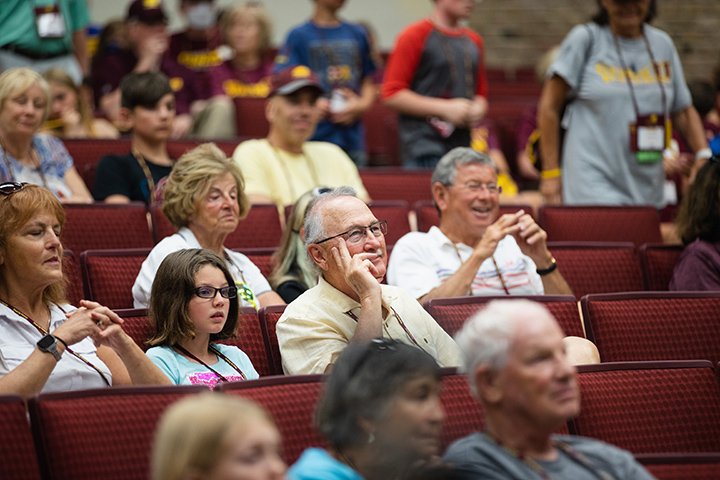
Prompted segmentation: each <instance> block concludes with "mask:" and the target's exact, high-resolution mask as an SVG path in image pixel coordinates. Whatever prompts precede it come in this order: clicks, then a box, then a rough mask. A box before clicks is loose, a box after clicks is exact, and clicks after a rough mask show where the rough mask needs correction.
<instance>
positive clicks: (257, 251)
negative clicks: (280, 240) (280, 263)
mask: <svg viewBox="0 0 720 480" xmlns="http://www.w3.org/2000/svg"><path fill="white" fill-rule="evenodd" d="M235 251H236V252H240V253H242V254H243V255H245V256H246V257H248V258H249V259H250V261H251V262H252V263H254V264H255V266H256V267H258V268H259V269H260V271H261V272H262V274H263V276H265V277H268V276H269V275H270V274H271V273H272V271H273V267H274V264H273V258H272V256H273V254H274V253H275V249H274V248H236V249H235Z"/></svg>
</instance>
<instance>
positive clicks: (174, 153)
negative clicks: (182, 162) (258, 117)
mask: <svg viewBox="0 0 720 480" xmlns="http://www.w3.org/2000/svg"><path fill="white" fill-rule="evenodd" d="M240 141H242V139H237V140H216V139H212V138H210V139H189V138H183V139H174V140H171V141H169V142H168V143H167V150H168V154H169V155H170V158H174V159H175V160H178V159H179V158H180V157H181V156H182V155H183V154H185V153H187V152H189V151H190V150H192V149H193V148H195V147H197V146H198V145H201V144H203V143H209V142H212V143H214V144H215V145H216V146H217V147H218V148H219V149H220V150H222V151H223V153H224V154H225V155H227V156H228V157H232V154H233V152H234V151H235V147H237V145H238V143H240Z"/></svg>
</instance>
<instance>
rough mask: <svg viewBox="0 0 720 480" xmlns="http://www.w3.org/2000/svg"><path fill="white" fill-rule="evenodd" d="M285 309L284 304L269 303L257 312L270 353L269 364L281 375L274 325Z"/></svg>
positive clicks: (278, 348) (280, 360)
mask: <svg viewBox="0 0 720 480" xmlns="http://www.w3.org/2000/svg"><path fill="white" fill-rule="evenodd" d="M284 311H285V305H271V306H269V307H264V308H261V309H260V311H259V312H258V315H259V316H260V326H261V328H262V329H263V335H264V336H265V344H266V345H267V351H268V352H269V354H270V365H271V367H272V369H273V370H272V371H273V373H274V374H277V375H282V374H283V368H282V357H281V356H280V346H279V344H278V339H277V333H276V329H275V327H276V325H277V322H278V320H280V317H281V316H282V314H283V312H284Z"/></svg>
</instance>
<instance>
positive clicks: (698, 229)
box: [670, 155, 720, 291]
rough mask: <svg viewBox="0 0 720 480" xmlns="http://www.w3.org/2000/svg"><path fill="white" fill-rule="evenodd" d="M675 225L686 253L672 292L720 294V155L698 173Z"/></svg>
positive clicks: (681, 261) (674, 272) (674, 273)
mask: <svg viewBox="0 0 720 480" xmlns="http://www.w3.org/2000/svg"><path fill="white" fill-rule="evenodd" d="M675 224H676V226H677V231H678V235H679V236H680V238H681V239H682V241H683V243H684V244H685V250H683V253H682V255H681V256H680V259H679V260H678V262H677V264H676V265H675V270H674V271H673V276H672V279H671V280H670V290H717V291H720V155H715V156H713V157H712V158H711V159H710V160H709V161H708V162H707V163H706V164H705V165H704V166H703V167H702V168H701V169H700V170H699V171H698V173H697V175H696V176H695V182H693V184H692V185H691V187H690V190H689V191H688V193H687V195H686V196H685V198H683V201H682V204H681V205H680V212H679V213H678V216H677V219H676V221H675Z"/></svg>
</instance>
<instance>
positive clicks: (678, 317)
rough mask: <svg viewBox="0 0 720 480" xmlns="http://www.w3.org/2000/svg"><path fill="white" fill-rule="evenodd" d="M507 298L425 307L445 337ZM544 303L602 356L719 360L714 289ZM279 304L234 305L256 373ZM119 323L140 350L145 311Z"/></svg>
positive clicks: (239, 340) (123, 312)
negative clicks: (489, 306)
mask: <svg viewBox="0 0 720 480" xmlns="http://www.w3.org/2000/svg"><path fill="white" fill-rule="evenodd" d="M497 298H506V297H461V298H447V299H434V300H431V301H430V302H428V303H427V304H426V305H425V308H426V310H427V311H428V313H429V314H430V315H431V316H432V317H433V318H434V319H435V320H436V321H437V322H438V324H439V325H440V326H441V327H442V328H443V329H444V330H445V331H446V332H447V333H448V334H450V335H454V334H455V333H456V332H457V331H458V330H459V329H460V328H461V327H462V325H463V324H464V323H465V321H466V320H467V319H468V318H469V317H470V316H472V315H473V314H474V313H475V312H477V311H478V310H479V309H480V308H481V307H483V306H484V305H485V304H486V303H487V302H489V301H491V300H494V299H497ZM520 298H527V299H530V300H533V301H536V302H540V303H542V304H543V305H545V306H546V307H547V308H548V309H549V310H550V312H551V313H552V314H553V315H554V316H555V318H557V320H558V322H559V324H560V326H561V327H562V329H563V331H564V332H565V334H566V335H574V336H579V337H587V338H588V339H589V340H591V341H593V342H594V343H595V344H596V345H597V347H598V350H599V352H600V358H601V359H602V361H603V362H626V361H659V360H668V361H670V360H697V359H702V360H708V361H710V362H712V363H717V362H720V329H718V328H717V323H718V318H719V317H718V312H720V293H706V292H683V293H666V292H638V293H620V294H606V295H587V296H585V297H583V298H582V299H581V300H580V309H578V304H577V302H576V301H575V298H574V297H572V296H560V295H558V296H527V297H520ZM284 309H285V306H284V305H275V306H269V307H265V308H261V309H260V310H259V311H257V312H256V311H255V310H254V309H252V308H249V307H243V308H241V309H240V312H239V315H240V318H239V321H238V327H237V335H236V337H235V338H232V339H229V340H226V341H225V342H226V343H229V344H232V345H235V346H237V347H239V348H240V349H241V350H243V351H245V353H247V355H248V356H249V357H250V360H251V361H252V362H253V365H255V368H256V370H257V371H258V373H259V374H260V375H261V376H267V375H281V374H282V358H281V355H280V348H279V346H278V340H277V335H276V333H275V332H276V325H277V322H278V320H279V319H280V317H281V315H282V314H283V312H284ZM116 312H117V313H118V315H120V316H121V317H122V318H124V320H125V323H124V325H123V328H124V329H125V331H126V332H127V333H128V335H130V336H131V337H132V338H133V339H134V340H135V342H136V343H137V344H138V345H139V346H140V347H141V348H143V349H147V348H148V345H147V342H146V341H147V339H148V338H149V337H150V335H151V334H152V332H153V326H152V324H151V322H150V320H149V319H148V316H147V311H146V310H144V309H118V310H116Z"/></svg>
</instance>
